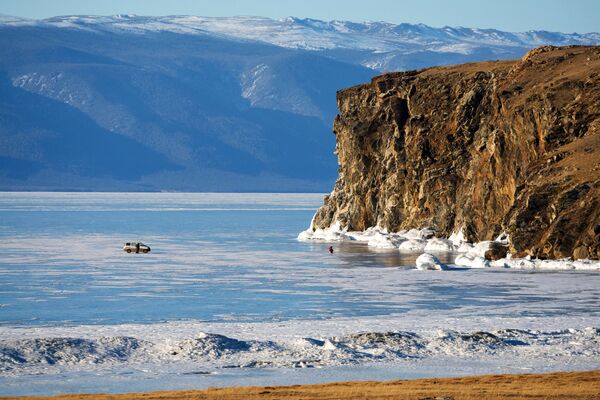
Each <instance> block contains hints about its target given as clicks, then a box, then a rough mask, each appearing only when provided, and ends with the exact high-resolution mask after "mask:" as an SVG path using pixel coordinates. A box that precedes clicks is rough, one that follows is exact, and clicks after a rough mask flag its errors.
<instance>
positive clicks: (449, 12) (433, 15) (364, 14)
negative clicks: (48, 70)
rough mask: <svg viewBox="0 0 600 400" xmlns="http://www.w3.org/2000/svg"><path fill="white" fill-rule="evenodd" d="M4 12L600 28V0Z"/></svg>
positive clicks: (395, 0) (2, 4)
mask: <svg viewBox="0 0 600 400" xmlns="http://www.w3.org/2000/svg"><path fill="white" fill-rule="evenodd" d="M0 14H6V15H12V16H19V17H25V18H47V17H53V16H57V15H83V14H85V15H114V14H138V15H201V16H215V17H226V16H235V15H254V16H264V17H271V18H284V17H288V16H294V17H301V18H315V19H321V20H333V19H338V20H350V21H387V22H393V23H400V22H408V23H424V24H426V25H430V26H434V27H442V26H465V27H470V28H496V29H500V30H504V31H511V32H520V31H528V30H548V31H559V32H566V33H572V32H578V33H587V32H598V31H600V17H599V16H600V0H496V1H488V0H479V1H474V0H447V1H445V0H410V1H405V0H302V1H300V0H292V1H289V0H101V1H99V0H0Z"/></svg>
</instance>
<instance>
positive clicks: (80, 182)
mask: <svg viewBox="0 0 600 400" xmlns="http://www.w3.org/2000/svg"><path fill="white" fill-rule="evenodd" d="M598 42H600V35H598V34H596V33H591V34H586V35H579V34H571V35H566V34H560V33H550V32H528V33H506V32H500V31H495V30H474V29H467V28H441V29H436V28H431V27H427V26H424V25H408V24H400V25H393V24H387V23H352V22H340V21H333V22H323V21H316V20H301V19H295V18H288V19H284V20H272V19H267V18H259V17H236V18H202V17H189V16H173V17H138V16H113V17H85V16H72V17H56V18H50V19H46V20H36V21H31V20H23V19H18V18H11V17H1V18H0V190H189V191H329V189H330V187H331V185H332V183H333V181H334V180H335V177H336V172H337V168H336V158H335V155H334V154H333V151H334V148H335V137H334V135H332V134H331V124H332V120H333V117H334V116H335V114H336V104H335V93H336V91H337V90H339V89H341V88H345V87H348V86H352V85H355V84H358V83H361V82H365V81H368V80H370V78H371V77H372V76H373V75H376V74H377V73H378V72H379V71H387V70H399V69H412V68H416V67H423V66H430V65H440V64H448V63H456V62H464V61H474V60H482V59H489V58H494V59H496V58H516V57H520V56H521V55H522V54H523V53H525V52H526V51H527V50H528V49H530V48H531V47H534V46H537V45H539V44H543V43H544V44H545V43H549V44H570V43H576V44H587V43H598Z"/></svg>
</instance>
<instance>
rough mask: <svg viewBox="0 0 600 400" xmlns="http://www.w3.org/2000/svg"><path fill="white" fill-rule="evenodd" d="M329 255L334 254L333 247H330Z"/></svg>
mask: <svg viewBox="0 0 600 400" xmlns="http://www.w3.org/2000/svg"><path fill="white" fill-rule="evenodd" d="M329 253H330V254H333V246H329Z"/></svg>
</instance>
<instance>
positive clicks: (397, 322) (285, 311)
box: [0, 193, 600, 395]
mask: <svg viewBox="0 0 600 400" xmlns="http://www.w3.org/2000/svg"><path fill="white" fill-rule="evenodd" d="M322 197H323V196H322V195H318V194H170V193H156V194H149V193H148V194H122V193H121V194H118V193H95V194H91V193H1V194H0V283H1V285H0V341H1V343H0V395H10V394H42V393H62V392H77V391H82V390H85V391H114V392H122V391H127V390H154V389H172V388H188V387H207V386H217V385H238V384H273V383H299V382H319V381H328V380H339V379H361V378H369V379H373V378H389V379H392V378H400V377H414V376H442V375H452V374H459V375H460V374H472V373H485V372H515V371H517V372H518V371H520V370H521V369H522V368H525V370H527V371H543V370H555V369H588V368H599V367H600V331H598V330H597V329H596V328H599V327H600V302H598V299H599V298H600V272H594V271H590V272H582V271H560V272H539V271H535V272H532V271H529V272H528V271H515V270H504V269H486V270H460V269H459V270H451V271H417V270H415V269H414V262H415V259H416V257H417V256H418V255H419V253H417V254H410V253H408V254H407V253H405V254H401V253H400V252H398V251H397V250H378V251H375V250H373V249H369V248H368V247H367V246H366V245H365V244H360V243H335V244H333V245H334V247H335V252H334V254H329V253H328V251H327V248H328V247H329V245H330V244H329V243H318V242H315V243H303V242H298V241H297V240H296V237H297V235H298V233H299V232H300V231H302V230H304V229H306V227H307V226H308V224H309V222H310V220H311V218H312V215H313V214H314V211H315V210H316V209H317V207H319V206H320V205H321V203H322ZM128 241H142V242H144V243H145V244H147V245H149V246H151V247H152V252H151V253H149V254H127V253H125V252H123V251H122V246H123V243H124V242H128ZM437 256H438V258H440V260H442V261H443V262H448V263H451V262H452V260H453V255H452V254H444V253H442V254H437ZM507 329H517V330H519V331H518V332H517V331H515V332H513V331H507ZM392 331H394V332H396V333H390V334H388V335H387V336H386V335H384V336H383V339H382V337H371V336H365V337H362V336H360V337H359V336H353V335H356V334H359V333H382V332H388V333H389V332H392ZM479 331H486V332H489V335H491V336H486V335H483V336H482V335H479V336H477V335H474V333H476V332H479ZM201 332H207V333H209V335H208V336H207V335H204V334H203V333H201ZM397 332H404V333H397ZM210 334H215V335H217V336H211V335H210ZM221 335H222V336H221ZM411 335H413V336H411ZM469 335H470V336H469ZM223 338H225V339H223ZM58 339H60V340H58ZM232 340H233V341H232ZM173 353H175V354H173ZM449 364H452V365H453V366H456V368H453V369H452V372H448V368H446V367H445V366H447V365H449ZM390 365H391V366H394V367H390ZM384 371H385V373H384Z"/></svg>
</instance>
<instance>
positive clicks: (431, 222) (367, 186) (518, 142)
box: [313, 46, 600, 259]
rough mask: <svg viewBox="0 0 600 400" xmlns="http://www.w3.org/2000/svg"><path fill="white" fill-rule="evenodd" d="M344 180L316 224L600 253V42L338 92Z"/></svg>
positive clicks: (521, 252)
mask: <svg viewBox="0 0 600 400" xmlns="http://www.w3.org/2000/svg"><path fill="white" fill-rule="evenodd" d="M337 103H338V108H339V115H338V116H337V117H336V118H335V122H334V133H335V135H336V137H337V145H336V152H337V155H338V164H339V175H338V179H337V182H336V184H335V187H334V190H333V191H332V193H331V194H330V195H328V196H326V198H325V204H324V205H323V206H322V207H321V208H320V209H319V210H318V212H317V214H316V215H315V218H314V221H313V228H315V229H316V228H325V227H328V226H330V225H332V224H333V223H335V222H339V223H340V224H341V226H342V227H344V228H346V229H348V230H364V229H366V228H369V227H371V226H380V227H383V228H386V229H388V230H389V231H398V230H401V229H408V228H422V227H426V226H427V227H431V228H433V229H434V230H435V231H436V234H437V235H438V236H449V235H450V234H452V233H455V232H463V234H464V235H465V236H466V238H467V239H468V240H470V241H482V240H489V239H493V238H495V237H496V236H497V235H499V234H501V233H502V232H506V233H508V234H509V235H510V251H511V253H512V254H514V255H517V256H525V255H532V256H535V257H540V258H561V257H574V258H595V259H598V258H599V257H600V47H599V46H596V47H575V46H570V47H562V48H557V47H542V48H539V49H535V50H532V51H530V52H529V53H528V54H526V55H525V56H524V57H523V58H522V59H521V60H517V61H495V62H484V63H472V64H463V65H456V66H450V67H436V68H430V69H424V70H419V71H408V72H398V73H389V74H385V75H381V76H378V77H376V78H374V79H373V80H372V81H371V82H370V83H368V84H364V85H360V86H355V87H351V88H348V89H345V90H342V91H340V92H338V94H337Z"/></svg>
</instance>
